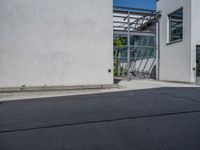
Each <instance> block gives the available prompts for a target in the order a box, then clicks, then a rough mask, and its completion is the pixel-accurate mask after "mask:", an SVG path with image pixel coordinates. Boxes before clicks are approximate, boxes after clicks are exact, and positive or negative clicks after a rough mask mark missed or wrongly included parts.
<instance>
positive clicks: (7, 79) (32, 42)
mask: <svg viewBox="0 0 200 150" xmlns="http://www.w3.org/2000/svg"><path fill="white" fill-rule="evenodd" d="M112 8H113V7H112V0H84V1H83V0H73V1H71V0H65V1H63V0H15V1H13V0H0V88H5V87H21V86H27V87H34V86H76V85H105V84H112V83H113V51H112V50H113V44H112V43H113V31H112V15H113V13H112Z"/></svg>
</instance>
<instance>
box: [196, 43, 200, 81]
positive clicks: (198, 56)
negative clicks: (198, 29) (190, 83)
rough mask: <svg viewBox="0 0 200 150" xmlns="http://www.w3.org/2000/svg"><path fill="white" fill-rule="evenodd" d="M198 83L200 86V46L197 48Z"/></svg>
mask: <svg viewBox="0 0 200 150" xmlns="http://www.w3.org/2000/svg"><path fill="white" fill-rule="evenodd" d="M196 82H197V84H200V45H197V47H196Z"/></svg>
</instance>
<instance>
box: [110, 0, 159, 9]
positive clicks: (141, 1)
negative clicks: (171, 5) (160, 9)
mask: <svg viewBox="0 0 200 150" xmlns="http://www.w3.org/2000/svg"><path fill="white" fill-rule="evenodd" d="M113 4H114V6H125V7H133V8H144V9H156V0H113Z"/></svg>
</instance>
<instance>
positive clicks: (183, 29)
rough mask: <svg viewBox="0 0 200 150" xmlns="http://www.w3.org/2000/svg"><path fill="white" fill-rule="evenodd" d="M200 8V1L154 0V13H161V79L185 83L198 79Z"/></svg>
mask: <svg viewBox="0 0 200 150" xmlns="http://www.w3.org/2000/svg"><path fill="white" fill-rule="evenodd" d="M199 8H200V1H199V0H157V11H160V12H161V14H162V15H161V18H160V29H159V30H160V38H159V41H160V42H159V45H160V58H159V72H158V74H159V79H160V80H165V81H178V82H188V83H195V82H196V81H197V80H198V76H200V74H199V65H198V62H199V59H200V57H199V55H200V53H199V54H198V53H197V52H198V51H200V50H199V48H198V47H199V45H200V19H199V16H200V9H199ZM158 56H159V55H158ZM196 62H197V63H196Z"/></svg>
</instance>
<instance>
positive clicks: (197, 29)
mask: <svg viewBox="0 0 200 150" xmlns="http://www.w3.org/2000/svg"><path fill="white" fill-rule="evenodd" d="M191 2H192V18H191V19H192V21H191V23H192V30H191V35H192V41H191V43H192V44H191V52H192V54H191V60H192V68H196V45H200V17H199V16H200V1H199V0H192V1H191ZM192 73H193V79H192V80H193V81H195V80H196V72H195V71H192Z"/></svg>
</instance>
